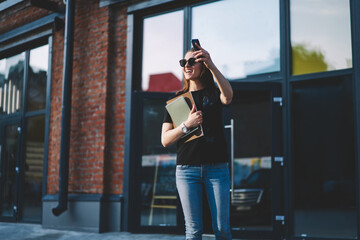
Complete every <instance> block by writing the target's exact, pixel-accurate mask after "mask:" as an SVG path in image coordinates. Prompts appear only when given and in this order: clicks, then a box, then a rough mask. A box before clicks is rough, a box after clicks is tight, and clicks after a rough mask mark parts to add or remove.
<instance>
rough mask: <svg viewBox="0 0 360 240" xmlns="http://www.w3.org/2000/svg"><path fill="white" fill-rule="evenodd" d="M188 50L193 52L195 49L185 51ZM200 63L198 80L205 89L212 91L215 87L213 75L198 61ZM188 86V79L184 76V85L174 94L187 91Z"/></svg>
mask: <svg viewBox="0 0 360 240" xmlns="http://www.w3.org/2000/svg"><path fill="white" fill-rule="evenodd" d="M188 52H195V50H194V48H191V49H190V50H189V51H187V52H186V53H188ZM200 64H201V72H200V81H201V82H202V83H203V84H204V86H205V88H206V90H207V91H212V90H214V89H215V88H216V85H215V82H214V77H213V75H212V74H211V72H210V70H209V69H208V68H207V67H206V66H205V64H204V63H203V62H200ZM189 88H190V80H189V79H185V78H184V86H183V88H182V89H181V90H180V91H178V92H176V95H180V94H183V93H185V92H188V91H189Z"/></svg>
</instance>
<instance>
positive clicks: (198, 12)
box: [192, 0, 280, 80]
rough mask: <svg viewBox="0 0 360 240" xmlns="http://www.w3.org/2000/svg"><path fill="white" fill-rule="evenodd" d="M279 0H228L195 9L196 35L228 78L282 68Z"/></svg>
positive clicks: (193, 26) (194, 29)
mask: <svg viewBox="0 0 360 240" xmlns="http://www.w3.org/2000/svg"><path fill="white" fill-rule="evenodd" d="M279 18H280V17H279V0H257V1H245V0H241V1H239V0H225V1H217V2H214V3H210V4H206V5H201V6H198V7H194V8H193V9H192V37H193V38H199V39H200V44H201V45H202V46H203V47H204V48H205V49H206V50H208V51H209V52H210V54H211V56H212V59H213V60H214V62H215V64H217V66H218V68H219V69H220V71H221V72H222V73H223V74H224V75H225V77H227V78H228V79H230V80H231V79H239V78H245V77H246V76H249V75H254V74H262V73H271V72H278V71H280V25H279V24H280V20H279Z"/></svg>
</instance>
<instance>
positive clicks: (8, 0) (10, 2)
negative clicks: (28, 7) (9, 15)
mask: <svg viewBox="0 0 360 240" xmlns="http://www.w3.org/2000/svg"><path fill="white" fill-rule="evenodd" d="M21 2H25V0H5V1H4V2H2V3H0V12H1V11H4V10H6V9H8V8H10V7H12V6H14V5H16V4H18V3H21Z"/></svg>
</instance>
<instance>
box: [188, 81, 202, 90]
mask: <svg viewBox="0 0 360 240" xmlns="http://www.w3.org/2000/svg"><path fill="white" fill-rule="evenodd" d="M204 88H205V86H204V85H203V84H201V83H200V82H199V81H190V86H189V91H199V90H201V89H204Z"/></svg>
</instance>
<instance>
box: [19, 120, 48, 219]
mask: <svg viewBox="0 0 360 240" xmlns="http://www.w3.org/2000/svg"><path fill="white" fill-rule="evenodd" d="M44 132H45V115H41V116H36V117H31V118H28V119H27V124H26V146H25V180H24V188H23V189H24V195H23V220H24V221H29V222H40V221H41V197H42V179H43V165H44Z"/></svg>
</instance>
